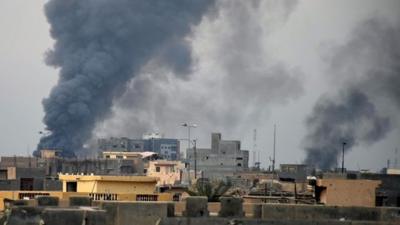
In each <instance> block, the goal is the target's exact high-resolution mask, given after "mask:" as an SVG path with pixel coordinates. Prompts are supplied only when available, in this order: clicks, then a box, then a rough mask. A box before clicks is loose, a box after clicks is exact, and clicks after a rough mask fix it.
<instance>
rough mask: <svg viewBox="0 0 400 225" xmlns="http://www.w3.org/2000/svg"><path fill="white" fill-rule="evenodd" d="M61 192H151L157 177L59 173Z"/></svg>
mask: <svg viewBox="0 0 400 225" xmlns="http://www.w3.org/2000/svg"><path fill="white" fill-rule="evenodd" d="M59 179H60V181H62V183H63V185H62V186H63V192H80V193H115V194H117V193H132V194H137V193H140V194H153V193H154V192H155V191H156V184H157V178H154V177H146V176H97V175H68V174H60V175H59Z"/></svg>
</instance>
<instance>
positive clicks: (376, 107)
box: [304, 18, 400, 169]
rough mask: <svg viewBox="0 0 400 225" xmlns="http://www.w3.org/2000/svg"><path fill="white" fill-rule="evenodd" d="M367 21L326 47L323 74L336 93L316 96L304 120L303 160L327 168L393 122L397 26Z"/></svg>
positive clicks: (397, 102) (398, 84) (398, 74)
mask: <svg viewBox="0 0 400 225" xmlns="http://www.w3.org/2000/svg"><path fill="white" fill-rule="evenodd" d="M394 24H396V25H393V24H392V23H390V22H389V21H384V20H381V19H377V18H374V19H370V20H368V21H365V22H363V23H362V24H360V25H359V26H358V27H357V28H356V29H355V30H354V32H353V33H352V36H351V38H350V40H349V41H348V42H347V43H346V44H344V45H342V46H339V47H336V48H333V49H331V51H332V55H331V58H330V60H331V61H330V62H331V63H330V68H329V74H333V76H332V77H331V79H332V82H335V85H337V86H339V87H340V88H339V94H335V95H333V96H328V97H327V96H324V97H322V98H321V99H320V100H319V101H318V102H317V104H316V105H315V107H314V109H313V111H312V114H311V115H310V116H309V117H308V119H307V120H306V125H307V128H308V134H307V136H306V138H305V140H304V144H305V150H306V153H307V157H306V160H305V161H306V163H310V164H314V165H316V166H318V167H319V168H321V169H330V168H332V167H333V166H334V165H335V164H336V162H337V159H338V156H340V154H341V151H342V143H343V142H346V143H347V145H345V150H346V151H350V150H351V149H352V148H353V147H355V146H356V145H370V144H373V143H375V142H377V141H379V140H382V139H383V138H384V137H385V135H386V134H387V133H388V132H389V131H390V129H391V128H393V127H394V126H393V124H394V123H396V122H399V115H398V113H397V112H398V108H397V110H396V109H394V107H400V64H399V62H400V27H399V26H398V24H399V23H394Z"/></svg>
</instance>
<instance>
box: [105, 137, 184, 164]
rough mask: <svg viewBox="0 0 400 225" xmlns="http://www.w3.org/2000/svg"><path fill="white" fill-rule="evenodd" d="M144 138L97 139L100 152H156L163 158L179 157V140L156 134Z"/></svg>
mask: <svg viewBox="0 0 400 225" xmlns="http://www.w3.org/2000/svg"><path fill="white" fill-rule="evenodd" d="M144 138H146V139H129V138H126V137H123V138H108V139H99V140H98V150H99V151H100V152H103V151H107V152H145V151H150V152H156V153H158V154H159V155H160V156H161V157H163V158H164V159H168V160H177V159H179V154H180V151H179V146H180V144H179V140H177V139H172V138H163V137H158V136H154V135H153V136H149V135H147V136H144Z"/></svg>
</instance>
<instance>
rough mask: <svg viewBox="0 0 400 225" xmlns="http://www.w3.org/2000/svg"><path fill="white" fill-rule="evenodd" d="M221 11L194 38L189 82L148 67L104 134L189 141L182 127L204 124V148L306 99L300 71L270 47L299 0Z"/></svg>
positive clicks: (226, 6)
mask: <svg viewBox="0 0 400 225" xmlns="http://www.w3.org/2000/svg"><path fill="white" fill-rule="evenodd" d="M216 8H217V9H218V13H217V14H216V15H215V16H214V17H213V18H207V19H205V20H203V21H202V23H201V24H200V25H199V26H198V27H196V30H195V32H194V35H193V38H192V39H191V43H192V46H193V55H194V58H195V59H196V62H198V63H197V64H196V68H195V70H193V73H192V76H191V79H190V80H185V79H180V78H179V77H176V76H174V74H173V73H170V72H169V71H166V70H161V69H160V68H159V67H157V64H155V66H154V65H149V66H148V67H146V71H144V72H143V73H142V74H141V75H140V76H139V77H137V78H135V79H134V80H132V82H131V83H130V84H129V88H128V90H127V92H126V93H125V94H124V95H123V96H122V98H120V99H119V100H118V101H117V102H116V104H115V107H114V112H115V115H114V117H113V118H111V119H110V120H108V121H106V122H105V124H104V125H102V126H99V127H98V129H97V132H98V135H99V136H123V135H127V134H129V135H131V136H132V137H135V136H140V135H142V134H143V133H145V132H148V131H151V130H152V129H157V130H159V131H162V132H165V133H166V135H167V136H172V137H185V136H186V134H185V133H184V129H180V128H179V124H180V123H182V122H187V121H189V122H195V123H197V124H199V126H198V128H196V129H195V130H194V131H193V132H195V133H194V135H195V137H196V138H198V139H199V141H200V144H205V143H204V141H208V140H209V134H210V133H211V132H215V131H219V132H222V133H223V135H224V137H234V138H242V137H243V136H244V135H245V133H246V131H248V132H249V133H250V134H251V132H252V130H253V129H254V127H257V126H259V122H260V121H262V120H265V119H266V118H267V117H268V111H269V109H270V107H271V105H274V104H275V105H276V104H282V103H285V102H289V101H292V100H294V99H297V98H298V97H299V96H301V94H302V92H303V89H302V76H301V73H299V72H298V70H297V69H296V68H291V67H288V66H287V65H286V64H285V63H282V62H280V61H279V60H277V59H276V58H275V57H274V55H273V54H272V53H271V52H272V50H271V46H268V42H269V41H270V40H269V38H270V36H271V35H272V34H273V33H274V32H276V31H277V30H279V29H280V28H282V27H284V25H285V22H286V21H287V19H288V17H289V16H290V14H291V12H292V11H293V10H294V9H295V8H296V1H254V0H252V1H230V0H221V1H217V4H216ZM180 131H181V132H180ZM201 142H203V143H201Z"/></svg>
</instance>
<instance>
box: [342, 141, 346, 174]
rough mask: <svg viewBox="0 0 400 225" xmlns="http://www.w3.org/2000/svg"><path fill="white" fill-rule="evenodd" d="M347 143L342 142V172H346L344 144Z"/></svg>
mask: <svg viewBox="0 0 400 225" xmlns="http://www.w3.org/2000/svg"><path fill="white" fill-rule="evenodd" d="M345 145H346V142H343V143H342V173H344V146H345Z"/></svg>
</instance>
